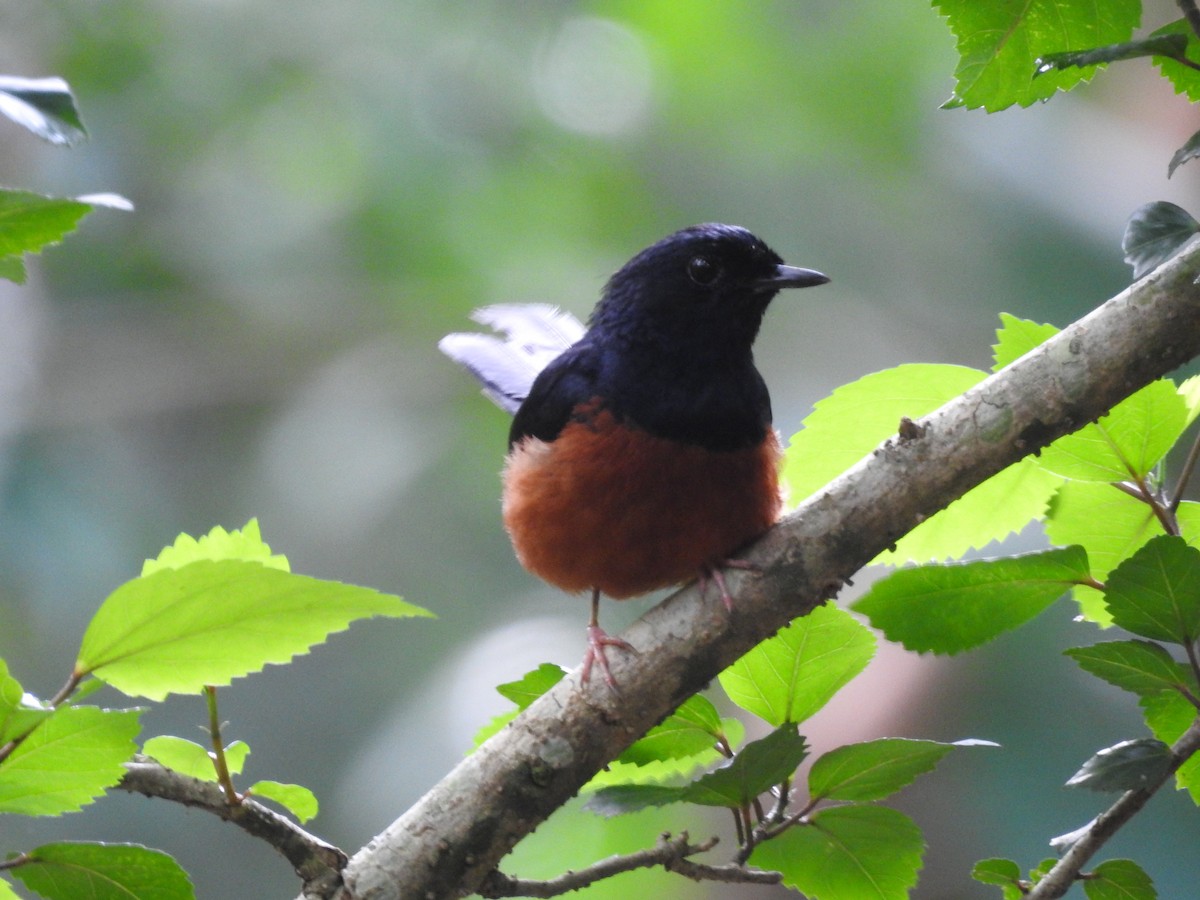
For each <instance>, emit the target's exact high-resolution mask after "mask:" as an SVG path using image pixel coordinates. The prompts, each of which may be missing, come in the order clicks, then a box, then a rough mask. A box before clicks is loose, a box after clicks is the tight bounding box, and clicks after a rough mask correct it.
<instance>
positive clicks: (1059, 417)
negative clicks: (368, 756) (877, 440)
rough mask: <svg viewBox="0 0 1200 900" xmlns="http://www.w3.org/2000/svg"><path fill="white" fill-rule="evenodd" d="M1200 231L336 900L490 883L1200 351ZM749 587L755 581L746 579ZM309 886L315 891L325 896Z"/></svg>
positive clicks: (701, 600)
mask: <svg viewBox="0 0 1200 900" xmlns="http://www.w3.org/2000/svg"><path fill="white" fill-rule="evenodd" d="M1198 273H1200V240H1197V241H1193V242H1192V244H1190V245H1189V246H1188V247H1187V248H1185V249H1184V250H1183V251H1182V252H1181V253H1180V254H1179V255H1178V256H1177V257H1175V258H1174V259H1172V260H1171V261H1169V262H1167V263H1166V264H1165V265H1163V266H1161V267H1159V269H1157V270H1156V271H1155V272H1153V273H1151V274H1150V275H1149V276H1147V277H1146V278H1143V279H1142V280H1141V281H1139V282H1137V283H1136V284H1135V285H1133V286H1132V287H1131V288H1129V289H1127V290H1126V291H1124V292H1122V293H1121V294H1120V295H1119V296H1117V297H1115V298H1113V299H1112V300H1110V301H1108V302H1107V303H1105V304H1104V305H1103V306H1102V307H1100V308H1099V309H1097V310H1096V311H1095V312H1093V313H1092V314H1090V315H1088V316H1087V317H1085V318H1084V319H1082V320H1080V321H1079V322H1076V323H1075V324H1073V325H1071V326H1070V327H1068V328H1066V329H1065V330H1064V331H1062V332H1061V333H1060V334H1058V335H1056V336H1055V337H1054V338H1052V339H1051V340H1050V341H1048V342H1047V343H1046V344H1044V345H1043V346H1042V347H1039V348H1038V349H1036V350H1034V351H1033V352H1032V353H1029V354H1027V355H1026V356H1024V357H1023V358H1021V359H1020V360H1018V361H1016V362H1015V363H1013V364H1012V365H1010V366H1008V367H1007V368H1006V369H1004V370H1003V371H1001V372H998V373H996V374H995V375H993V376H991V377H990V378H988V379H987V380H985V381H983V382H982V383H980V384H979V385H977V386H976V387H974V388H972V389H971V390H970V391H968V392H967V393H966V394H964V395H963V396H961V397H959V398H957V399H955V400H953V401H952V402H950V403H948V404H946V405H945V406H943V407H942V408H941V409H939V410H936V411H935V412H933V413H931V414H930V415H928V416H925V417H924V418H923V419H921V421H920V422H919V423H917V426H916V427H915V428H910V429H908V439H906V440H901V439H896V438H893V439H891V440H888V441H885V442H884V443H883V444H882V445H881V446H880V447H878V448H877V449H876V450H875V451H873V452H872V453H871V454H870V455H869V456H868V457H867V458H865V459H864V460H862V461H861V462H860V463H859V464H858V465H856V466H855V467H854V468H852V469H851V470H850V471H848V472H846V473H845V474H843V475H842V476H840V477H839V478H837V479H836V480H835V481H833V482H831V483H830V484H829V485H827V486H826V487H825V488H823V489H822V490H821V491H819V492H818V493H816V494H814V495H813V496H812V497H810V498H808V499H807V500H806V501H805V502H804V503H803V504H802V505H801V506H800V508H799V509H798V510H797V511H796V513H795V514H793V515H791V516H789V517H788V518H786V519H785V520H784V521H783V522H781V523H780V524H779V525H778V526H777V527H776V528H774V529H772V530H771V531H770V532H769V533H768V534H767V535H765V536H764V537H763V538H762V540H760V541H759V542H758V543H757V544H756V545H755V546H754V547H753V548H752V551H751V552H750V554H749V558H750V560H751V561H752V562H754V563H755V564H756V566H757V567H758V570H757V571H756V572H753V573H743V572H731V573H729V580H730V585H731V587H732V588H734V589H735V590H736V591H737V599H736V601H735V603H734V605H733V609H732V611H728V612H727V611H726V610H725V607H724V606H723V604H722V603H721V602H720V600H719V599H718V598H716V597H709V598H706V597H703V596H702V595H701V592H699V591H698V590H696V588H695V586H692V587H688V588H684V589H683V590H681V591H679V592H677V593H676V594H674V595H673V596H671V597H669V598H668V599H667V600H665V601H664V602H663V603H661V604H660V605H658V606H657V607H655V608H654V609H652V610H650V611H649V612H648V613H646V615H645V616H643V617H642V618H641V619H640V620H638V621H637V622H635V623H634V624H633V625H632V626H631V627H630V628H629V629H628V630H627V631H626V632H625V633H624V634H623V637H624V638H625V639H626V640H628V641H629V642H630V643H631V644H633V645H634V646H635V647H637V648H638V650H639V651H640V652H639V654H638V655H637V656H632V655H627V654H620V655H619V656H618V658H617V659H616V660H615V661H614V666H613V671H614V674H615V675H616V677H617V679H618V680H619V682H620V684H621V689H622V690H621V695H620V696H615V695H614V694H613V692H612V691H610V690H609V689H608V688H607V686H606V685H604V684H603V683H601V680H600V679H595V680H594V681H593V682H592V683H591V684H588V685H581V684H580V680H579V673H578V671H576V672H573V673H571V674H570V675H568V676H567V677H566V678H564V679H563V680H562V681H561V682H560V683H559V684H558V685H557V686H555V688H554V689H552V690H551V691H549V692H548V693H547V694H546V695H545V696H543V697H541V698H540V699H538V700H537V701H536V702H535V703H533V704H532V705H531V706H530V707H529V708H528V709H527V710H526V711H525V712H524V713H522V714H521V715H520V716H518V717H517V718H516V719H515V720H514V721H513V722H512V723H511V724H509V725H508V726H507V727H506V728H505V729H504V731H502V732H500V733H499V734H497V735H496V736H495V737H493V738H492V739H491V740H490V741H488V742H487V743H486V744H484V745H483V746H482V747H481V748H479V750H477V751H476V752H475V753H474V754H472V755H471V756H469V757H467V759H465V760H464V761H463V762H461V763H460V764H459V765H458V766H456V767H455V768H454V769H453V770H452V771H451V772H450V773H449V774H448V775H447V776H446V777H445V778H444V779H443V780H442V781H441V783H439V784H438V785H436V786H435V787H434V788H433V789H432V790H431V791H429V793H427V794H426V795H425V796H424V797H422V798H421V799H420V800H419V801H418V802H417V803H416V804H415V805H414V806H413V807H412V808H411V809H409V810H408V811H407V812H406V813H404V814H403V815H402V816H401V817H400V818H399V819H397V820H396V821H395V822H393V823H392V824H391V825H390V826H389V827H388V828H387V830H386V831H384V832H383V833H382V834H380V835H378V836H377V837H376V838H375V839H374V840H373V841H371V843H370V844H369V845H367V846H366V847H364V848H363V849H362V850H360V851H359V852H358V853H356V854H355V855H354V857H353V858H352V859H351V860H350V863H349V865H348V866H347V868H346V869H345V871H344V873H343V875H344V879H345V880H344V883H343V885H342V887H341V888H340V890H338V891H335V892H331V893H329V894H322V895H320V896H323V897H336V898H338V900H351V898H353V900H367V898H370V900H399V898H406V897H421V898H427V900H438V898H451V897H460V896H462V895H464V894H469V893H471V892H472V891H474V890H476V889H477V888H478V887H479V885H480V884H481V883H482V882H483V879H484V878H485V877H486V876H487V875H488V873H490V872H491V871H492V870H493V869H494V868H495V867H496V865H497V863H498V862H499V860H500V859H501V858H502V857H503V856H504V855H505V854H507V853H508V852H509V851H510V850H511V849H512V848H513V847H514V846H515V845H516V843H517V842H518V841H520V840H521V839H522V838H523V837H525V836H526V835H527V834H529V833H530V832H531V831H533V829H534V828H536V827H537V826H538V825H539V824H540V823H541V822H542V821H544V820H545V819H546V817H547V816H549V815H550V813H551V812H553V811H554V810H555V809H557V808H558V807H559V806H561V805H562V804H563V803H565V802H566V801H567V800H568V799H569V798H570V797H572V796H573V795H574V794H575V793H577V792H578V791H579V789H580V788H581V787H582V786H583V785H584V784H586V783H587V781H588V780H589V779H590V778H591V777H592V775H593V774H594V773H596V772H598V771H599V770H600V769H601V768H602V767H603V766H604V764H605V763H606V762H608V761H609V760H611V759H613V758H614V757H616V756H617V755H618V754H619V753H620V752H621V751H622V750H623V749H624V748H625V747H627V746H628V745H629V744H630V743H632V742H633V741H634V740H636V739H637V738H638V737H639V736H641V735H642V734H643V733H645V731H646V730H647V729H648V728H650V727H651V726H653V725H654V724H656V723H657V722H659V721H661V720H662V719H663V718H664V717H665V716H666V715H667V714H668V713H669V712H670V711H671V710H673V709H675V708H676V707H677V706H678V705H679V704H680V703H682V702H683V701H684V700H685V699H687V697H689V696H690V695H691V694H693V693H695V692H696V691H698V690H700V689H701V688H703V687H704V686H705V685H706V684H708V682H709V681H711V680H712V679H713V678H715V677H716V675H717V674H718V673H719V672H720V671H721V670H722V669H724V668H726V667H727V666H728V665H729V664H730V663H732V662H733V661H734V660H735V659H737V658H738V657H739V656H741V655H742V654H744V653H745V652H746V651H747V650H749V649H750V648H751V647H753V646H754V645H755V644H757V643H759V642H760V641H762V640H763V639H764V638H766V637H769V636H770V635H771V634H773V633H774V632H776V631H777V630H778V629H779V628H781V627H782V626H784V625H785V624H787V622H789V621H790V620H792V619H793V618H795V617H796V616H800V615H804V614H805V613H807V612H809V611H811V610H812V609H813V608H814V607H815V606H817V605H818V604H820V603H822V602H824V600H825V599H827V598H829V597H831V596H833V595H834V594H836V593H837V591H838V589H839V588H840V586H841V585H842V584H843V583H844V582H845V580H846V579H847V578H849V577H850V576H852V575H853V574H854V573H855V572H856V571H857V570H858V569H859V568H861V567H862V566H864V565H866V564H867V563H868V562H870V561H871V559H873V558H874V557H875V556H876V555H877V554H878V553H879V552H880V551H882V550H883V549H885V548H886V547H888V546H889V545H890V544H892V543H893V542H894V541H895V540H897V539H898V538H899V537H901V536H902V535H904V534H905V533H907V532H908V531H909V530H911V529H912V528H913V527H915V526H916V525H917V524H918V523H919V522H921V521H923V520H925V519H927V518H928V517H929V516H931V515H933V514H934V513H935V512H937V511H938V510H939V509H941V508H943V507H945V506H946V505H947V504H949V503H950V502H952V501H953V500H955V499H956V498H958V497H959V496H961V495H962V494H963V493H965V492H966V491H967V490H969V489H970V488H972V487H974V486H975V485H977V484H979V483H981V482H982V481H984V480H985V479H987V478H989V477H990V476H992V475H994V474H995V473H996V472H998V471H1000V470H1001V469H1003V468H1005V467H1006V466H1008V465H1010V464H1012V463H1014V462H1016V461H1017V460H1018V459H1021V458H1022V457H1024V456H1026V455H1028V454H1030V453H1035V452H1037V451H1038V450H1039V449H1041V448H1042V447H1044V446H1045V445H1047V444H1048V443H1050V442H1051V441H1053V440H1054V439H1055V438H1058V437H1060V436H1062V435H1063V434H1066V433H1068V432H1070V431H1074V430H1075V429H1078V428H1080V427H1081V426H1083V425H1084V424H1086V423H1088V422H1090V421H1092V420H1094V419H1096V418H1098V417H1099V416H1101V415H1102V414H1103V413H1105V412H1106V411H1107V410H1108V409H1110V408H1111V407H1112V406H1113V405H1115V404H1116V403H1117V402H1119V401H1120V400H1122V399H1123V398H1125V397H1127V396H1128V395H1129V394H1131V393H1133V392H1134V391H1136V390H1137V389H1138V388H1140V387H1142V386H1143V385H1145V384H1147V383H1149V382H1150V381H1152V380H1154V379H1155V378H1158V377H1160V376H1162V375H1164V374H1166V373H1167V372H1170V371H1171V370H1173V369H1175V368H1177V367H1178V366H1180V365H1182V364H1183V363H1184V362H1187V361H1188V360H1189V359H1191V358H1192V357H1193V356H1196V355H1197V354H1198V353H1200V288H1198V287H1197V286H1196V284H1195V280H1196V278H1197V274H1198ZM739 589H740V590H739ZM310 896H312V895H310Z"/></svg>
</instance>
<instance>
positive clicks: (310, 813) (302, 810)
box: [247, 781, 320, 825]
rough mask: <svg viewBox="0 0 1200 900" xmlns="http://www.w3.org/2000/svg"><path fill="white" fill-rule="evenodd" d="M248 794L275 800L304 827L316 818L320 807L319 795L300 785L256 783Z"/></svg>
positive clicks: (276, 782)
mask: <svg viewBox="0 0 1200 900" xmlns="http://www.w3.org/2000/svg"><path fill="white" fill-rule="evenodd" d="M247 793H248V794H252V795H253V796H255V797H259V798H263V797H265V798H266V799H268V800H273V801H275V802H276V803H278V804H279V805H280V806H282V807H283V808H284V809H286V810H287V811H288V812H290V813H291V814H292V815H293V816H295V817H296V819H297V820H298V821H299V822H300V824H301V825H303V824H304V823H305V822H307V821H309V820H310V819H312V818H314V817H315V816H316V815H317V812H318V811H319V810H320V807H319V805H318V803H317V795H316V794H314V793H313V792H312V791H310V790H309V789H308V788H306V787H304V786H302V785H299V784H284V783H282V782H279V781H256V782H254V784H252V785H250V790H249V791H247Z"/></svg>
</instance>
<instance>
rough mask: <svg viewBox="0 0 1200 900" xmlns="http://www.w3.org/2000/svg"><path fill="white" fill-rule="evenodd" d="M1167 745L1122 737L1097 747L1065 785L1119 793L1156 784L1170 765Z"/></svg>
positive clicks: (1152, 740)
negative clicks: (1119, 740)
mask: <svg viewBox="0 0 1200 900" xmlns="http://www.w3.org/2000/svg"><path fill="white" fill-rule="evenodd" d="M1171 759H1172V757H1171V748H1170V747H1168V746H1167V745H1166V744H1164V743H1163V742H1162V741H1158V740H1155V739H1154V738H1137V739H1135V740H1132V741H1122V742H1121V743H1119V744H1114V745H1113V746H1111V747H1106V748H1104V749H1103V750H1100V751H1098V752H1097V753H1096V754H1095V755H1094V756H1092V757H1091V758H1090V759H1088V761H1087V762H1085V763H1084V764H1083V765H1082V766H1081V767H1080V769H1079V771H1078V772H1076V773H1075V774H1074V775H1072V776H1071V777H1070V778H1069V779H1068V780H1067V787H1078V788H1087V789H1088V790H1089V791H1105V792H1109V793H1114V792H1116V793H1120V792H1124V791H1131V790H1134V789H1135V788H1145V787H1150V786H1152V785H1154V784H1157V783H1158V781H1159V780H1160V779H1161V778H1162V777H1163V775H1165V774H1166V772H1167V769H1168V768H1170V766H1171Z"/></svg>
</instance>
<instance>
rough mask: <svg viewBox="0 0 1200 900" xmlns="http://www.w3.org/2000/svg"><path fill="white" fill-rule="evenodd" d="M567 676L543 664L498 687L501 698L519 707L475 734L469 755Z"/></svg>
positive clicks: (557, 669)
mask: <svg viewBox="0 0 1200 900" xmlns="http://www.w3.org/2000/svg"><path fill="white" fill-rule="evenodd" d="M566 674H567V670H566V669H564V668H562V667H561V666H556V665H554V664H553V663H542V664H541V665H540V666H538V667H537V668H536V669H533V670H532V671H530V672H526V673H525V674H524V675H523V676H521V678H519V679H518V680H516V681H510V682H508V683H506V684H501V685H498V686H497V687H496V691H497V692H498V693H499V694H500V696H502V697H504V698H505V699H507V700H511V701H512V702H513V703H515V704H516V705H517V708H516V709H509V710H505V711H504V712H502V713H500V714H499V715H496V716H493V717H492V719H491V721H490V722H488V723H487V724H486V725H484V726H483V727H482V728H480V729H479V730H478V731H477V732H475V739H474V741H473V742H472V744H471V749H470V750H468V751H467V753H468V754H470V753H474V752H475V751H476V750H478V749H479V748H480V746H482V745H483V742H484V741H486V740H487V739H488V738H490V737H492V735H495V734H498V733H499V732H500V731H501V730H502V729H503V728H504V726H505V725H507V724H508V723H509V722H511V721H512V720H513V719H515V718H516V717H517V713H519V712H520V711H521V710H523V709H525V708H526V707H527V706H529V704H530V703H532V702H533V701H534V700H536V699H537V698H538V697H540V696H542V694H544V693H546V691H548V690H550V688H552V687H554V685H556V684H558V682H560V681H561V680H562V677H563V676H564V675H566Z"/></svg>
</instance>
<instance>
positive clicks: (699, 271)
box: [590, 223, 829, 352]
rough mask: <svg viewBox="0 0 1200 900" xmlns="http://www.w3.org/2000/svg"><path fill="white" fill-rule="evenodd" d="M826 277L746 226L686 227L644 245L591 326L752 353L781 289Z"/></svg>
mask: <svg viewBox="0 0 1200 900" xmlns="http://www.w3.org/2000/svg"><path fill="white" fill-rule="evenodd" d="M828 280H829V279H828V278H826V277H825V276H824V275H822V274H821V273H820V272H815V271H813V270H811V269H798V268H795V267H793V266H786V265H784V264H783V260H782V259H781V258H780V256H779V254H777V253H776V252H775V251H774V250H772V249H771V248H770V247H768V246H767V245H766V244H764V243H763V242H762V241H761V240H760V239H759V238H757V237H755V236H754V235H753V234H751V233H750V232H749V231H747V230H746V229H745V228H740V227H738V226H736V225H720V224H711V223H710V224H705V225H693V226H692V227H691V228H684V229H683V230H682V231H677V232H675V233H674V234H672V235H669V236H667V237H665V238H663V239H662V240H661V241H659V242H658V243H656V244H653V245H651V246H650V247H647V248H646V249H645V250H643V251H642V252H641V253H639V254H638V255H637V256H635V257H634V258H633V259H631V260H630V261H629V262H627V263H626V264H625V265H624V266H622V267H621V269H620V271H618V272H617V273H616V274H615V275H613V277H612V278H611V279H609V282H608V285H607V286H606V287H605V289H604V296H603V297H602V299H601V300H600V303H599V304H598V305H597V306H596V309H595V311H594V312H593V313H592V318H591V322H590V324H591V326H592V327H593V328H598V329H601V330H602V331H603V332H604V333H606V334H608V335H611V336H613V337H616V338H618V339H620V340H622V341H626V342H630V343H634V344H650V345H657V346H658V347H659V348H660V349H662V348H664V347H666V346H670V347H674V348H680V349H684V348H688V349H689V351H690V352H694V351H695V350H697V349H698V348H699V347H701V346H712V347H723V348H725V349H726V350H729V351H733V352H748V351H749V349H750V346H751V344H753V342H754V338H755V336H756V335H757V334H758V329H759V326H760V325H761V324H762V317H763V314H764V313H765V312H766V309H767V306H768V304H770V302H771V300H772V298H773V297H774V296H775V295H776V294H777V293H778V292H779V291H780V290H781V289H783V288H793V287H811V286H814V285H818V284H824V283H825V282H827V281H828Z"/></svg>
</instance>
